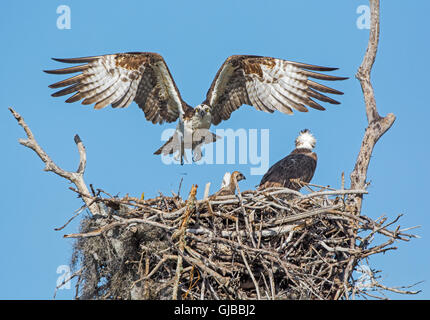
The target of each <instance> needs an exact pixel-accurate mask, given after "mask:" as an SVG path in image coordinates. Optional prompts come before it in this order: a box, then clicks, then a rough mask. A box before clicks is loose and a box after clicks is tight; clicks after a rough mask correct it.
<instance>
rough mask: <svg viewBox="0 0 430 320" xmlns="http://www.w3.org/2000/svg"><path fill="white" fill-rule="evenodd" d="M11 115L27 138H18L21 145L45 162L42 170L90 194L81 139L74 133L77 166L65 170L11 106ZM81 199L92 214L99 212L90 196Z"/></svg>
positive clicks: (81, 191) (82, 192)
mask: <svg viewBox="0 0 430 320" xmlns="http://www.w3.org/2000/svg"><path fill="white" fill-rule="evenodd" d="M9 110H10V112H11V113H12V115H13V116H14V117H15V119H16V121H18V124H19V125H20V126H21V127H22V128H23V129H24V131H25V133H26V135H27V139H19V140H18V141H19V143H20V144H22V145H23V146H25V147H27V148H30V149H31V150H33V151H34V152H35V153H36V154H37V155H38V156H39V158H40V159H41V160H42V161H43V163H45V168H44V171H51V172H53V173H55V174H56V175H59V176H60V177H63V178H65V179H67V180H69V181H70V182H72V183H73V184H74V185H75V186H76V188H77V189H78V190H79V192H80V193H81V194H86V195H88V196H89V195H90V192H89V191H88V188H87V185H86V184H85V181H84V172H85V166H86V162H87V156H86V152H85V147H84V144H83V143H82V141H81V139H80V138H79V136H78V135H75V138H74V139H75V143H76V146H77V147H78V152H79V166H78V169H77V170H76V172H71V171H66V170H63V169H61V168H60V167H59V166H57V165H56V164H55V162H54V161H52V159H51V158H50V157H49V156H48V154H47V153H46V152H45V151H44V150H43V149H42V148H41V147H40V145H39V144H38V142H37V141H36V138H35V137H34V135H33V133H32V132H31V130H30V128H29V127H28V125H27V124H26V123H25V121H24V119H23V117H21V115H20V114H19V113H18V112H16V111H15V110H13V109H12V108H9ZM82 200H83V201H84V202H85V204H86V206H87V208H88V209H89V210H90V211H91V213H92V214H100V208H99V207H98V206H97V204H96V203H94V202H91V200H90V198H88V197H82Z"/></svg>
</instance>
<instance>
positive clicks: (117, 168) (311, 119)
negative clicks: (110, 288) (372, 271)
mask: <svg viewBox="0 0 430 320" xmlns="http://www.w3.org/2000/svg"><path fill="white" fill-rule="evenodd" d="M363 4H364V5H366V4H367V1H364V0H363V1H344V0H337V1H330V2H327V1H324V2H323V1H317V0H306V1H265V2H264V4H263V2H261V1H226V0H225V1H220V0H219V1H211V2H209V1H126V0H124V1H120V2H118V1H116V2H106V1H91V2H90V1H38V2H36V1H14V2H12V1H2V2H1V3H0V26H1V28H0V30H1V38H2V49H1V58H2V61H3V64H2V70H1V73H0V87H1V94H0V136H1V137H2V138H1V140H0V141H1V150H3V154H2V156H1V157H0V164H1V171H2V179H1V183H0V191H1V193H0V194H1V195H2V196H3V201H1V204H0V206H1V215H0V249H1V257H0V260H1V261H2V263H1V267H0V270H1V272H0V283H1V286H0V298H1V299H51V298H52V296H53V293H54V288H55V286H56V281H57V278H58V277H59V276H60V274H57V272H56V271H57V268H58V267H59V266H61V265H67V264H68V263H69V259H70V256H71V252H72V244H73V240H69V239H63V238H62V236H63V234H64V233H73V232H76V231H77V228H78V221H79V219H77V220H76V221H75V222H73V223H72V224H70V225H69V226H68V227H67V228H66V229H64V230H62V231H54V228H56V227H60V226H62V225H63V224H64V223H65V222H66V221H67V220H68V219H69V218H70V217H71V216H72V215H73V214H74V211H75V210H76V209H78V208H79V207H80V206H81V201H80V199H77V198H76V196H75V194H74V193H73V192H72V191H70V190H68V187H69V186H70V184H69V183H68V182H67V181H65V180H64V179H62V178H60V177H58V176H56V175H54V174H53V173H46V172H44V171H43V170H42V169H43V164H42V162H41V161H40V159H39V158H38V157H37V156H36V154H35V153H34V152H33V151H31V150H29V149H27V148H25V147H23V146H21V145H19V144H18V138H22V137H24V132H23V130H22V128H21V127H19V126H18V125H17V123H16V121H15V120H14V119H13V118H12V116H11V114H10V113H9V111H8V109H7V108H8V107H9V106H12V107H13V108H14V109H15V110H16V111H17V112H19V113H20V114H21V115H22V116H23V117H24V119H25V120H26V122H27V123H28V125H29V126H30V128H31V129H32V130H33V133H34V134H35V136H36V138H37V140H38V142H39V143H40V145H41V146H42V148H44V149H45V151H46V152H47V153H48V154H49V155H50V156H51V158H52V159H53V160H54V161H55V162H56V163H57V164H58V165H59V166H61V167H62V168H64V169H66V170H76V168H77V165H78V153H77V150H76V146H75V144H74V142H73V136H74V135H75V134H76V133H78V134H79V135H80V137H81V139H82V140H83V142H84V144H85V146H86V150H87V169H86V174H85V180H86V182H87V183H88V184H89V183H92V184H93V185H94V186H95V187H96V188H101V189H103V190H105V191H107V192H109V193H110V194H118V193H119V194H120V195H121V196H124V195H125V194H126V193H128V194H130V195H133V196H139V195H140V194H141V193H142V192H145V196H146V197H152V196H155V195H157V193H158V192H159V191H160V192H163V193H164V194H170V192H171V191H172V190H174V191H175V192H176V191H177V189H178V185H179V181H180V180H181V178H183V179H184V182H183V186H182V189H181V193H182V195H186V194H188V191H189V190H190V187H191V185H192V184H198V185H199V196H201V195H202V192H203V188H204V185H205V184H206V182H209V181H210V182H212V189H211V191H212V192H214V191H216V189H217V188H218V186H219V185H220V183H221V179H222V176H223V174H224V173H225V172H226V171H233V170H240V171H242V172H243V173H244V174H245V175H246V176H247V180H246V181H244V182H243V183H241V189H242V190H246V189H251V188H253V187H254V186H255V185H256V184H258V182H259V181H260V179H261V176H258V175H250V164H235V165H229V164H213V165H197V164H193V165H185V166H182V167H181V166H179V165H170V166H167V165H164V164H163V163H162V162H161V161H160V158H158V157H156V156H154V155H152V153H153V151H155V150H156V149H157V148H158V147H159V146H160V145H161V144H162V142H161V141H160V137H161V133H162V131H163V130H164V129H166V128H169V127H174V126H175V125H174V124H171V125H163V126H158V125H157V126H155V125H152V124H151V123H149V122H147V121H145V118H144V114H143V112H141V110H140V109H139V108H138V107H137V106H136V105H135V104H134V103H133V104H132V105H130V106H129V107H128V108H127V109H122V110H114V109H112V108H110V107H108V108H105V109H103V110H100V111H96V110H94V109H93V108H92V107H91V106H82V105H80V104H78V103H74V104H66V103H64V100H65V99H61V98H52V97H51V96H50V94H51V93H52V90H51V89H49V88H48V85H49V84H51V83H53V82H56V81H59V80H60V79H61V77H59V76H53V75H48V74H45V73H43V72H42V70H43V69H52V68H57V67H60V64H59V63H56V62H54V61H52V60H50V58H51V57H80V56H90V55H99V54H107V53H116V52H127V51H152V52H158V53H160V54H162V55H163V57H164V58H165V60H166V62H167V64H168V66H169V68H170V71H171V73H172V75H173V77H174V79H175V81H176V83H177V85H178V87H179V90H180V91H181V94H182V98H183V99H184V100H186V101H187V102H188V103H189V104H190V105H193V106H195V105H197V104H199V103H200V102H202V101H203V100H204V97H205V95H206V91H207V90H208V88H209V86H210V83H211V81H212V79H213V77H214V76H215V73H216V71H217V70H218V68H219V67H220V66H221V64H222V63H223V61H224V60H225V59H226V58H227V57H228V56H229V55H232V54H256V55H266V56H273V57H278V58H283V59H288V60H294V61H301V62H306V63H310V64H319V65H325V66H335V67H339V68H340V70H338V71H335V72H334V73H333V74H336V75H340V76H348V77H350V79H349V80H347V81H343V82H337V83H335V84H334V86H335V87H336V88H337V89H339V90H341V91H343V92H345V95H344V96H342V97H340V101H341V102H342V104H341V105H339V106H332V105H328V106H327V110H326V111H324V112H320V111H317V110H313V109H311V110H310V112H308V113H297V112H296V113H295V114H294V115H293V116H288V115H283V114H280V113H274V114H265V113H263V112H260V111H256V110H254V109H253V108H251V107H246V106H244V107H242V108H241V109H240V110H239V111H236V112H235V113H234V114H233V115H232V117H231V119H230V120H229V121H227V122H224V123H221V124H220V125H219V126H218V127H216V128H233V129H238V128H244V129H246V130H248V129H257V132H261V131H259V130H262V129H269V130H270V145H269V146H270V164H273V163H274V162H276V161H278V160H279V159H281V158H282V157H284V156H285V155H286V154H288V153H289V152H290V151H291V150H292V149H293V147H294V144H293V141H294V139H295V137H296V135H297V133H298V132H299V131H300V130H301V129H303V128H309V129H311V130H312V132H313V133H314V135H315V136H316V138H317V147H316V152H317V153H318V157H319V162H318V167H317V171H316V173H315V176H314V178H313V183H316V184H321V185H330V186H332V187H340V182H341V180H340V177H341V173H342V172H345V174H346V176H347V182H348V183H349V174H350V172H351V171H352V169H353V166H354V163H355V159H356V156H357V154H358V151H359V147H360V143H361V139H362V136H363V133H364V129H365V127H366V125H367V122H366V117H365V111H364V105H363V97H362V93H361V88H360V85H359V82H358V81H357V80H356V79H355V77H354V75H355V73H356V70H357V68H358V66H359V65H360V63H361V60H362V57H363V55H364V52H365V48H366V46H367V40H368V30H366V29H359V28H358V27H357V23H356V22H357V19H358V18H359V16H360V14H357V7H358V6H360V5H363ZM60 5H68V6H69V7H70V9H71V29H69V30H64V29H63V30H61V29H58V28H57V18H58V16H59V14H57V13H56V10H57V7H58V6H60ZM429 10H430V4H429V3H428V2H424V1H415V2H400V1H382V4H381V39H380V45H379V51H378V55H377V60H376V64H375V66H374V69H373V73H372V81H373V85H374V88H375V92H376V101H377V105H378V109H379V112H380V114H381V115H386V114H387V113H389V112H392V113H394V114H395V115H396V116H397V120H396V122H395V123H394V125H393V127H392V128H391V130H389V131H388V133H387V134H386V135H385V136H383V138H382V139H381V140H380V141H379V142H378V143H377V145H376V148H375V150H374V153H373V156H372V160H371V163H370V168H369V171H368V180H370V181H371V182H372V184H371V186H370V187H369V195H366V196H365V200H364V206H363V214H365V215H368V216H370V217H373V218H376V217H379V216H381V215H383V214H384V215H386V216H387V217H388V218H390V219H394V218H395V217H396V216H397V214H399V213H402V214H404V215H403V217H402V218H401V219H400V224H401V226H402V227H411V226H415V225H421V226H422V227H421V228H420V229H418V230H416V231H415V232H416V233H417V234H418V235H420V237H421V238H420V239H413V240H412V241H410V242H408V243H396V244H395V245H396V246H397V247H398V250H396V251H389V252H387V253H386V254H384V255H380V256H378V257H371V258H370V259H369V263H370V265H371V266H372V267H374V268H377V269H379V270H383V273H382V279H383V283H384V284H385V285H388V286H401V285H409V284H413V283H415V282H418V281H421V280H424V281H425V282H424V283H422V284H420V285H419V286H417V287H416V289H422V290H423V292H422V293H420V294H419V295H417V296H401V295H396V294H388V297H390V298H393V299H402V298H407V299H429V298H430V290H429V289H430V285H429V282H428V280H429V270H430V257H429V250H428V246H427V243H428V235H429V223H430V217H429V214H428V207H427V205H426V199H427V197H428V185H427V182H428V181H429V178H430V173H429V169H428V158H429V156H430V153H429V148H428V145H429V144H428V139H429V134H428V119H429V116H430V111H429V108H428V103H427V101H428V100H427V91H428V90H427V85H426V81H427V79H426V75H427V74H428V70H427V69H428V63H426V61H427V59H428V57H429V53H430V52H429V49H430V44H429V42H428V41H427V38H428V34H427V31H428V25H427V24H428V17H427V15H428V12H429ZM423 69H424V70H423ZM73 288H74V287H73V286H72V287H71V289H69V290H60V291H59V292H58V293H57V299H70V298H72V297H73V294H74V290H73Z"/></svg>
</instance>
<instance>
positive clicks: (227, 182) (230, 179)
mask: <svg viewBox="0 0 430 320" xmlns="http://www.w3.org/2000/svg"><path fill="white" fill-rule="evenodd" d="M234 180H236V182H239V181H242V180H246V178H245V176H244V175H243V174H242V173H241V172H239V171H234V172H233V173H232V174H230V172H226V173H225V175H224V177H223V179H222V183H221V189H219V190H218V191H217V192H216V193H214V194H213V195H212V196H211V197H217V196H227V195H233V194H235V193H236V184H235V183H234Z"/></svg>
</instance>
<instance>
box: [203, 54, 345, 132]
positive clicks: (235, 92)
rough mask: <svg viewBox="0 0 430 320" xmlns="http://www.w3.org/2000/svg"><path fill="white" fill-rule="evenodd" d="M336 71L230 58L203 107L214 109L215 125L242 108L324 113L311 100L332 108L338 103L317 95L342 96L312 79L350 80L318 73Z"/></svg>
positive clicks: (279, 61) (269, 60)
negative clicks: (317, 111) (311, 109)
mask: <svg viewBox="0 0 430 320" xmlns="http://www.w3.org/2000/svg"><path fill="white" fill-rule="evenodd" d="M336 69H337V68H329V67H321V66H315V65H310V64H304V63H299V62H293V61H287V60H282V59H276V58H270V57H261V56H251V55H235V56H230V57H229V58H228V59H227V60H226V61H225V62H224V64H223V65H222V66H221V68H220V69H219V70H218V73H217V75H216V76H215V79H214V80H213V82H212V85H211V87H210V89H209V91H208V93H207V96H206V100H205V101H204V102H203V103H204V104H207V105H210V106H211V107H212V123H213V124H214V125H217V124H218V123H220V122H221V121H222V120H227V119H229V118H230V116H231V114H232V113H233V112H234V111H235V110H237V109H238V108H239V107H240V106H241V105H243V104H247V105H251V106H253V107H254V108H256V109H257V110H262V111H265V112H270V113H272V112H274V111H275V110H278V111H280V112H282V113H286V114H292V112H293V111H292V109H296V110H298V111H302V112H307V111H308V109H307V108H306V106H309V107H311V108H314V109H318V110H325V109H324V107H322V106H321V105H320V104H319V103H317V102H315V101H314V100H313V99H312V98H315V99H317V100H320V101H324V102H328V103H331V104H339V102H338V101H336V100H334V99H332V98H329V97H327V96H325V95H323V94H321V93H319V92H318V91H321V92H327V93H332V94H343V93H342V92H340V91H338V90H335V89H332V88H329V87H326V86H324V85H321V84H319V83H316V82H314V81H313V80H311V79H310V78H315V79H320V80H331V81H334V80H345V79H347V78H344V77H336V76H330V75H325V74H321V73H317V72H315V71H333V70H336ZM311 70H312V71H311Z"/></svg>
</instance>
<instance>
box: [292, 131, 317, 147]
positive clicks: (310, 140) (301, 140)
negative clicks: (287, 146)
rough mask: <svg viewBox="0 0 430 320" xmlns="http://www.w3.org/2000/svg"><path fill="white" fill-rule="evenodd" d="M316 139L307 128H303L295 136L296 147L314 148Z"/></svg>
mask: <svg viewBox="0 0 430 320" xmlns="http://www.w3.org/2000/svg"><path fill="white" fill-rule="evenodd" d="M316 142H317V141H316V139H315V137H314V136H313V135H312V133H311V132H310V131H309V129H304V130H302V131H300V134H299V136H298V137H297V138H296V149H299V148H303V149H310V150H312V149H313V148H315V144H316Z"/></svg>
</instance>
